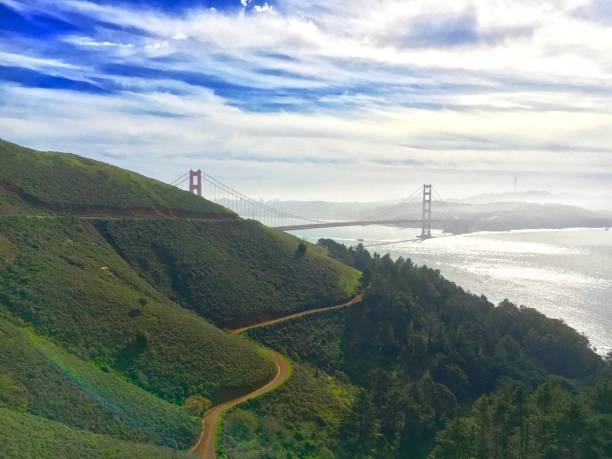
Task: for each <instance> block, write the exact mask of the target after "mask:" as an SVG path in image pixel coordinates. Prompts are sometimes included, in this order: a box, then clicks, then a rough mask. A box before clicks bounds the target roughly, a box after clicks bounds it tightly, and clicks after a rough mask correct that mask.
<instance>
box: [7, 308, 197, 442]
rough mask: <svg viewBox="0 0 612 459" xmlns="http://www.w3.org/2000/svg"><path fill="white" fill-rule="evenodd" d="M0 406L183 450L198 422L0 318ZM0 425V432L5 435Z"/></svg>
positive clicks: (171, 406)
mask: <svg viewBox="0 0 612 459" xmlns="http://www.w3.org/2000/svg"><path fill="white" fill-rule="evenodd" d="M0 406H4V407H7V408H13V409H17V410H21V411H25V412H28V413H30V414H32V415H36V416H41V417H45V418H48V419H51V420H55V421H58V422H62V423H64V424H67V425H69V426H72V427H75V428H79V429H85V430H89V431H92V432H96V433H100V434H106V435H111V436H113V437H117V438H120V439H124V440H130V441H146V442H150V443H156V444H159V445H165V446H172V447H180V448H184V449H187V448H188V447H189V446H191V445H192V444H193V442H194V439H195V438H196V436H197V434H198V431H199V421H198V419H197V418H195V417H191V416H189V415H188V414H187V413H186V412H185V411H184V410H183V409H182V408H180V407H178V406H176V405H173V404H170V403H168V402H164V401H162V400H160V399H158V398H157V397H154V396H153V395H151V394H149V393H148V392H146V391H144V390H142V389H140V388H138V387H136V386H133V385H131V384H129V383H128V382H126V381H125V380H123V379H121V378H119V377H117V376H116V375H114V374H111V373H108V371H107V372H105V371H102V370H101V369H99V368H97V367H95V366H94V365H92V364H90V363H86V362H84V361H82V360H80V359H78V358H77V357H75V356H73V355H70V354H68V353H67V352H65V351H63V350H62V349H61V348H60V347H58V346H56V345H54V344H52V343H51V342H49V341H48V340H46V339H44V338H40V337H38V336H36V335H35V334H34V333H32V332H31V331H28V330H26V329H24V328H20V327H17V326H15V325H14V324H12V323H10V322H9V321H8V320H5V319H2V318H0ZM5 427H6V426H5V425H4V424H3V423H0V432H5V430H4V429H5Z"/></svg>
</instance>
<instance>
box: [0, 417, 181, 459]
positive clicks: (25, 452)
mask: <svg viewBox="0 0 612 459" xmlns="http://www.w3.org/2000/svg"><path fill="white" fill-rule="evenodd" d="M0 419H2V423H1V425H0V448H1V449H0V453H1V455H2V457H10V458H12V459H30V458H33V457H45V458H52V457H57V458H81V457H86V458H91V459H98V458H99V459H124V458H126V457H129V458H132V459H149V458H156V459H179V458H187V457H189V456H187V455H186V454H183V453H179V452H177V451H173V450H171V449H167V448H161V447H156V446H151V445H146V444H139V443H130V442H126V441H121V440H117V439H114V438H112V437H108V436H105V435H99V434H93V433H91V432H87V431H84V430H77V429H72V428H70V427H68V426H66V425H64V424H62V423H60V422H55V421H50V420H48V419H45V418H41V417H38V416H33V415H31V414H27V413H22V412H19V411H15V410H9V409H6V408H0Z"/></svg>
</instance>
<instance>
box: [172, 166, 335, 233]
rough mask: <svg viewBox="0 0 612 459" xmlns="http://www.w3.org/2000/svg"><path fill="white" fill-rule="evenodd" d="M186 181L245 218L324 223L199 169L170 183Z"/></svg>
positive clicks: (179, 184)
mask: <svg viewBox="0 0 612 459" xmlns="http://www.w3.org/2000/svg"><path fill="white" fill-rule="evenodd" d="M193 177H195V181H196V183H197V184H200V185H201V186H200V187H199V188H198V187H193V186H192V184H191V181H192V180H194V178H193ZM200 180H201V182H200ZM187 181H189V182H190V187H189V188H190V190H193V189H194V188H195V189H197V190H198V193H201V194H203V196H204V197H205V198H206V199H208V200H209V201H213V202H215V203H217V204H220V205H222V206H224V207H226V208H228V209H230V210H232V211H233V212H235V213H237V214H238V215H239V216H240V217H242V218H245V219H249V220H259V221H261V222H262V223H264V224H266V225H269V226H289V225H299V224H313V223H324V222H323V220H317V219H314V218H309V217H302V216H299V215H295V214H292V213H290V212H285V211H282V210H279V209H276V208H274V207H272V206H269V205H267V204H264V203H262V202H260V201H256V200H255V199H252V198H250V197H248V196H246V195H244V194H242V193H240V192H239V191H237V190H235V189H233V188H232V187H230V186H228V185H226V184H225V183H223V182H221V181H220V180H218V179H216V178H214V177H212V176H211V175H208V174H206V173H204V172H201V171H191V172H187V173H185V174H183V175H181V176H180V177H177V178H176V179H175V180H173V181H172V185H174V186H177V187H179V188H180V187H182V186H183V185H185V184H186V183H187Z"/></svg>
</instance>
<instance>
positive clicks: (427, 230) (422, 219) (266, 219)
mask: <svg viewBox="0 0 612 459" xmlns="http://www.w3.org/2000/svg"><path fill="white" fill-rule="evenodd" d="M171 185H172V186H176V187H177V188H180V189H185V190H187V191H189V192H190V193H194V194H196V195H198V196H202V197H204V198H206V199H208V200H209V201H212V202H214V203H216V204H219V205H222V206H224V207H226V208H228V209H230V210H231V211H233V212H234V213H236V214H237V215H238V216H240V217H241V218H244V219H249V220H257V221H259V222H261V223H262V224H264V225H267V226H270V227H272V228H276V229H279V230H281V231H291V230H300V229H314V228H335V227H343V226H368V225H401V226H407V225H415V226H418V227H420V229H421V235H420V239H429V238H431V237H432V235H431V230H432V225H435V224H437V225H441V226H449V225H453V226H457V224H458V223H460V222H461V219H459V218H458V217H457V216H456V215H455V214H454V213H453V210H452V207H451V205H450V204H449V203H448V202H447V201H445V200H444V199H442V197H441V196H440V194H439V193H438V192H437V190H436V189H435V188H434V187H433V186H432V185H431V184H425V185H423V186H419V187H418V188H417V189H416V190H414V191H413V192H412V193H411V194H410V195H409V196H408V197H407V198H402V199H401V200H399V201H398V202H397V203H396V204H393V205H390V206H387V207H383V208H380V209H378V210H376V211H375V212H373V213H371V214H368V215H365V216H363V217H360V218H359V219H356V220H350V221H333V220H323V219H317V218H311V217H304V216H300V215H295V214H293V213H290V212H286V211H284V210H280V209H276V208H274V207H273V206H270V205H268V204H265V203H263V202H261V201H258V200H256V199H253V198H250V197H249V196H246V195H244V194H242V193H240V192H239V191H237V190H235V189H234V188H232V187H230V186H228V185H226V184H225V183H223V182H221V181H219V180H217V179H216V178H214V177H212V176H210V175H208V174H206V173H204V172H202V170H200V169H198V170H193V169H192V170H190V171H188V172H186V173H185V174H183V175H181V176H180V177H178V178H177V179H175V180H173V181H172V182H171ZM434 196H435V198H436V199H434ZM419 202H420V203H421V205H420V206H418V207H415V205H416V204H418V203H419ZM434 203H436V204H439V205H437V206H436V210H437V212H440V213H441V217H437V216H436V218H434V216H433V204H434ZM415 212H418V214H415Z"/></svg>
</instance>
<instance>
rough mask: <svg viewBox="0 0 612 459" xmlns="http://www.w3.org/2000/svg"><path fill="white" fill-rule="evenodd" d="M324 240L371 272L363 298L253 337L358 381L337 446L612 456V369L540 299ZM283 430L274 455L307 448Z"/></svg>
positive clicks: (345, 451)
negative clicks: (472, 289) (523, 302)
mask: <svg viewBox="0 0 612 459" xmlns="http://www.w3.org/2000/svg"><path fill="white" fill-rule="evenodd" d="M321 244H322V245H324V246H325V248H326V250H327V251H328V253H329V254H331V255H333V256H335V257H337V258H338V259H341V260H343V261H345V262H349V263H351V264H353V265H354V266H355V267H358V268H359V269H360V270H362V271H363V272H364V273H368V276H367V277H368V278H370V279H371V281H370V282H369V283H368V282H364V286H366V285H367V284H369V286H368V293H367V295H366V297H365V300H364V302H363V303H361V304H357V305H355V306H353V307H351V308H348V309H346V310H342V311H335V312H330V313H327V314H322V315H320V316H316V317H303V318H299V319H295V320H292V321H289V322H285V323H280V324H277V325H274V326H271V327H267V328H262V329H254V330H251V331H249V335H250V336H251V337H253V338H255V339H258V340H261V341H262V342H263V343H265V344H266V345H268V346H271V347H273V348H277V349H279V350H282V351H283V352H286V353H287V354H289V355H290V356H292V358H294V359H295V360H296V361H302V362H309V364H311V365H314V366H315V367H316V368H319V369H320V372H321V373H320V374H323V373H322V372H323V371H324V370H326V371H335V374H336V376H337V377H338V378H346V377H348V378H349V380H350V381H351V382H352V383H353V384H356V385H357V386H358V387H360V388H361V390H360V391H359V392H358V395H357V397H356V400H355V401H354V403H353V404H352V409H351V410H350V411H349V412H348V413H347V415H346V417H345V418H344V419H343V422H342V423H341V425H340V428H339V429H335V430H332V431H331V438H330V440H329V441H328V442H327V443H326V444H325V446H326V447H329V445H332V447H331V448H330V450H331V451H332V452H333V454H334V456H335V457H340V458H351V459H354V458H385V459H389V458H411V459H412V458H414V459H419V458H425V457H429V456H430V455H431V454H434V457H436V458H438V457H439V458H449V459H450V458H453V459H455V458H465V459H471V458H479V459H485V458H500V459H501V458H515V457H516V458H518V457H523V458H529V459H536V458H538V459H539V458H547V457H550V458H552V457H555V458H557V457H559V458H571V457H574V458H587V457H588V458H604V457H611V456H610V452H611V451H612V438H611V437H612V435H611V434H610V432H612V429H610V426H612V423H611V422H612V421H611V419H610V407H611V406H612V395H611V392H610V389H609V388H610V387H611V383H610V382H606V381H610V379H609V378H610V376H606V375H609V373H610V372H611V371H612V369H611V368H610V364H609V363H606V362H604V361H603V360H602V359H601V358H600V357H598V356H597V355H596V354H595V353H594V352H593V351H592V350H591V349H590V347H589V343H588V340H587V339H586V338H585V337H584V336H583V335H580V334H579V333H577V332H576V331H575V330H573V329H571V328H570V327H568V326H567V325H566V324H564V323H563V322H561V321H559V320H553V319H548V318H546V317H545V316H544V315H542V314H540V313H539V312H537V311H536V310H534V309H529V308H525V307H517V306H515V305H513V304H512V303H510V302H508V301H505V302H503V303H502V304H500V305H499V306H497V307H495V306H494V305H493V304H491V303H490V302H489V301H487V299H486V298H484V297H478V296H475V295H471V294H469V293H467V292H465V291H463V290H462V289H461V288H460V287H458V286H456V285H455V284H453V283H451V282H449V281H447V280H446V279H444V278H443V277H442V276H441V275H440V273H439V272H438V271H435V270H431V269H428V268H426V267H419V266H415V265H414V264H413V263H411V262H410V261H409V260H404V259H399V260H397V261H393V260H392V259H391V258H390V257H388V256H385V257H380V256H378V255H373V256H372V255H370V254H369V253H368V252H367V251H366V250H364V249H363V247H357V248H353V249H347V248H346V247H344V246H341V245H339V244H336V243H335V242H333V241H329V240H326V241H322V242H321ZM364 280H367V279H366V276H364ZM338 370H340V371H338ZM551 377H554V381H556V382H554V381H553V382H550V381H551V380H550V378H551ZM547 381H548V382H547ZM551 384H552V385H551ZM289 388H290V386H287V389H289ZM293 390H295V391H296V392H297V391H298V390H299V389H298V388H294V389H293ZM313 390H320V388H319V389H313ZM266 399H267V397H264V398H263V399H262V403H263V402H265V401H266ZM478 399H480V401H478V402H477V403H475V401H476V400H478ZM543 403H544V405H543ZM268 409H270V408H268ZM252 412H253V413H254V414H256V415H257V414H258V413H257V412H256V411H252ZM466 412H468V413H470V414H469V415H468V416H465V417H464V416H463V414H464V413H466ZM300 415H301V416H303V418H304V419H307V418H308V416H310V415H311V414H310V413H301V414H300ZM261 416H262V417H263V416H265V415H264V412H263V411H262V412H261ZM258 420H259V421H258V422H260V423H261V420H260V417H259V416H258ZM261 429H262V428H261V427H258V430H257V433H256V435H257V436H259V435H261V434H260V433H259V432H261ZM301 431H302V432H303V439H304V441H310V442H316V441H317V438H318V437H317V435H318V432H308V431H307V430H305V429H302V430H301ZM224 435H225V436H226V437H227V440H226V444H228V445H231V444H232V435H233V434H232V431H231V430H228V431H227V432H226V433H224ZM280 442H281V444H283V445H285V447H284V449H282V448H280V449H279V450H282V453H281V452H278V454H277V453H275V454H276V455H272V456H270V457H283V456H282V454H283V453H284V454H286V455H287V457H294V456H295V457H300V454H313V453H312V452H309V451H305V450H300V449H299V448H300V446H298V445H297V444H293V443H291V442H287V441H284V440H283V441H280ZM572 445H573V446H572ZM279 450H274V451H279ZM298 451H299V452H298ZM326 454H327V453H326Z"/></svg>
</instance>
